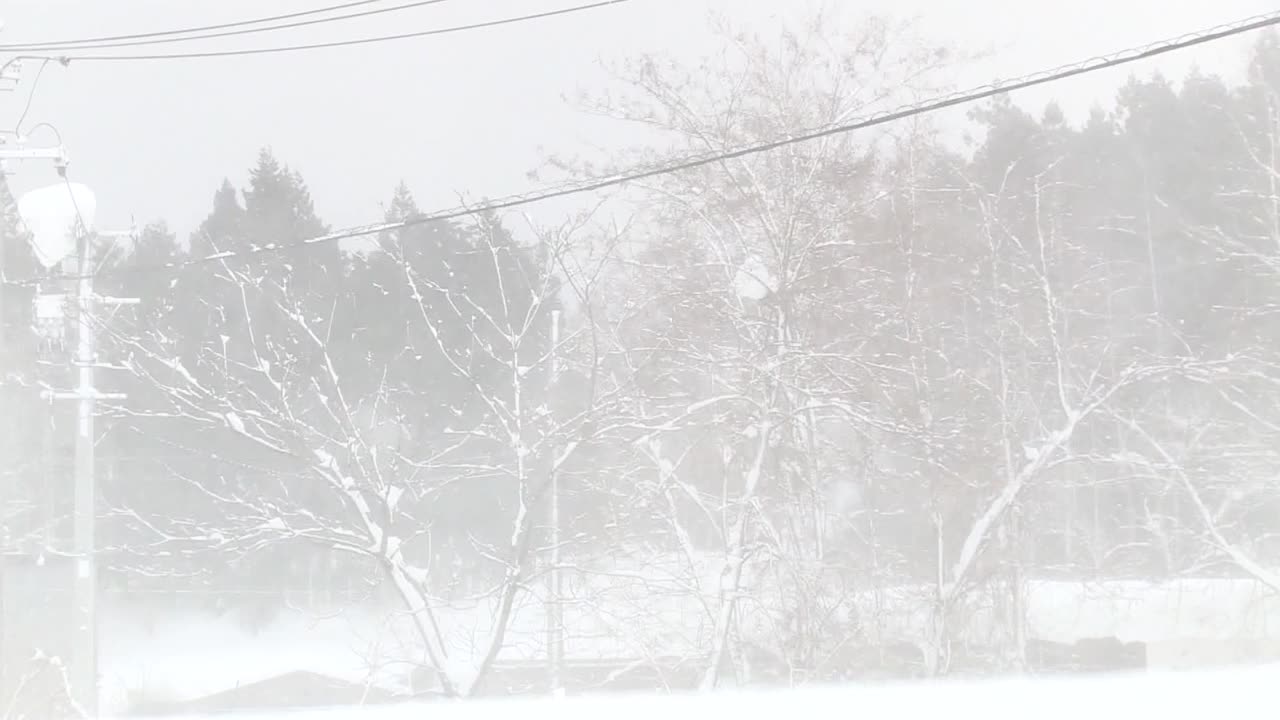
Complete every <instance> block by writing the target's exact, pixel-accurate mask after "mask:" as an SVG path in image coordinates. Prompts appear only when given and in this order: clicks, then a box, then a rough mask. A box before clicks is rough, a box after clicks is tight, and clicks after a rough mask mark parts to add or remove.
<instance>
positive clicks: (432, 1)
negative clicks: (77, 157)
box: [0, 0, 449, 52]
mask: <svg viewBox="0 0 1280 720" xmlns="http://www.w3.org/2000/svg"><path fill="white" fill-rule="evenodd" d="M444 2H449V0H416V1H415V2H408V3H402V4H400V5H392V6H389V7H381V8H374V9H372V10H362V11H360V12H353V13H347V14H346V15H331V16H328V17H319V18H311V19H309V20H297V21H294V22H289V23H282V24H279V25H267V26H265V27H242V28H236V29H233V30H222V31H220V32H207V33H204V34H197V35H182V36H178V37H159V38H151V39H139V40H126V41H123V42H98V43H94V42H90V43H81V44H67V45H61V46H58V47H56V48H53V49H55V50H57V51H58V52H66V51H75V50H106V49H110V48H125V47H141V46H145V45H159V44H165V43H178V42H192V41H197V40H211V39H214V38H222V37H237V36H241V35H252V34H255V33H263V32H274V31H277V30H289V29H293V28H300V27H309V26H312V25H322V24H326V23H334V22H340V21H344V20H355V19H359V18H365V17H373V16H375V15H383V14H386V13H391V12H399V11H401V10H412V9H415V8H420V7H427V6H429V5H439V4H440V3H444ZM47 49H50V48H46V47H43V46H39V45H4V46H0V51H18V52H26V51H34V50H47Z"/></svg>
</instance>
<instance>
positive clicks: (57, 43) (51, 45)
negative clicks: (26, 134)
mask: <svg viewBox="0 0 1280 720" xmlns="http://www.w3.org/2000/svg"><path fill="white" fill-rule="evenodd" d="M377 2H382V0H358V1H357V2H346V3H342V4H339V5H330V6H328V7H322V8H316V9H314V10H302V11H299V12H293V13H288V14H286V15H269V16H267V17H261V18H255V19H252V20H237V21H236V22H227V23H220V24H218V25H202V26H199V27H191V28H181V29H176V30H157V31H155V32H146V33H134V34H131V35H105V36H100V37H90V38H79V39H76V40H43V41H40V42H29V43H22V44H14V45H0V51H10V50H13V49H15V48H40V49H56V48H58V47H62V46H64V45H81V44H84V43H98V42H110V41H113V40H140V39H143V38H153V37H160V36H163V35H181V34H183V33H195V32H208V31H210V30H223V29H226V28H233V27H244V26H246V25H257V24H259V23H267V22H279V21H281V20H292V19H294V18H299V17H305V16H307V15H320V14H323V13H327V12H334V11H337V10H347V9H350V8H353V7H358V6H361V5H372V4H374V3H377Z"/></svg>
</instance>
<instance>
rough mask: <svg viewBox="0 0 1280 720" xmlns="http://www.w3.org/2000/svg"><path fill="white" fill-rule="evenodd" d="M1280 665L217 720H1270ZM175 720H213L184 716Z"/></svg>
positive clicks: (337, 710)
mask: <svg viewBox="0 0 1280 720" xmlns="http://www.w3.org/2000/svg"><path fill="white" fill-rule="evenodd" d="M1277 681H1280V666H1275V665H1270V666H1262V667H1252V668H1235V669H1231V670H1222V671H1203V672H1196V673H1161V674H1139V675H1117V676H1110V677H1095V678H1088V679H1054V680H1048V679H1035V680H1032V679H1013V680H998V681H982V682H974V683H963V684H962V683H935V684H929V685H919V684H914V685H884V686H845V687H830V688H807V689H802V690H782V691H771V692H766V691H759V692H741V693H717V694H708V695H696V696H695V695H690V696H678V695H672V696H658V695H653V696H611V697H603V696H601V697H583V698H568V699H555V698H545V699H542V698H540V699H516V700H491V701H490V700H485V701H470V702H460V703H434V704H430V705H400V706H389V707H369V708H361V709H359V710H353V709H352V708H332V709H323V710H309V711H296V712H284V713H254V714H243V715H241V714H236V715H219V716H217V717H218V718H219V719H220V720H339V718H342V719H344V720H410V719H411V718H412V719H413V720H418V719H420V718H424V717H430V718H432V720H489V719H490V718H492V719H494V720H503V719H506V718H513V717H514V718H521V719H522V720H535V719H537V718H554V720H599V718H602V717H609V718H611V720H630V719H631V718H636V719H643V720H651V719H652V718H655V717H661V718H666V719H668V720H679V719H681V718H690V719H691V720H692V719H693V718H696V719H697V720H705V718H711V717H726V718H733V719H734V720H750V719H752V718H762V719H765V718H767V719H768V720H776V719H777V718H787V717H802V718H815V719H819V720H820V719H822V718H828V717H831V718H843V717H859V718H903V719H912V720H913V719H914V718H930V719H932V718H943V717H954V718H970V717H972V718H982V719H983V720H1003V719H1004V718H1008V719H1009V720H1013V719H1015V718H1016V719H1017V720H1024V719H1025V718H1035V719H1036V720H1068V719H1070V720H1083V719H1084V718H1088V719H1089V720H1110V719H1111V718H1116V719H1121V718H1122V719H1124V720H1137V719H1138V718H1153V719H1156V720H1181V719H1182V718H1194V719H1195V720H1206V719H1207V718H1223V719H1224V720H1252V719H1253V718H1259V719H1261V718H1267V720H1273V719H1274V718H1275V717H1276V712H1277V710H1276V702H1275V687H1276V683H1277ZM183 720H213V718H212V717H207V718H206V717H200V716H189V717H187V718H184V719H183Z"/></svg>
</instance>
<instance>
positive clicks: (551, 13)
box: [64, 0, 631, 62]
mask: <svg viewBox="0 0 1280 720" xmlns="http://www.w3.org/2000/svg"><path fill="white" fill-rule="evenodd" d="M626 2H631V0H599V1H598V2H593V3H589V4H586V5H574V6H571V7H567V8H560V9H558V10H547V11H544V12H539V13H531V14H528V15H518V16H515V17H507V18H501V19H498V20H486V21H484V22H477V23H470V24H467V25H454V26H452V27H446V28H436V29H432V30H419V31H415V32H406V33H398V34H395V35H378V36H374V37H366V38H356V39H352V40H334V41H331V42H322V43H311V44H307V45H283V46H276V47H264V48H247V49H243V50H213V51H208V52H189V53H169V54H159V55H67V56H64V57H65V59H66V60H67V61H68V62H71V61H74V62H108V61H112V60H126V61H142V60H185V59H190V58H214V57H233V56H239V55H265V54H274V53H285V52H298V51H301V50H320V49H324V48H336V47H350V46H354V45H368V44H371V43H380V42H389V41H392V40H408V39H410V38H424V37H431V36H433V35H448V34H451V33H458V32H465V31H468V30H480V29H483V28H491V27H498V26H500V25H513V24H515V23H522V22H528V21H530V20H541V19H544V18H550V17H556V16H559V15H569V14H571V13H579V12H585V11H587V10H596V9H599V8H604V7H608V6H610V5H621V4H622V3H626Z"/></svg>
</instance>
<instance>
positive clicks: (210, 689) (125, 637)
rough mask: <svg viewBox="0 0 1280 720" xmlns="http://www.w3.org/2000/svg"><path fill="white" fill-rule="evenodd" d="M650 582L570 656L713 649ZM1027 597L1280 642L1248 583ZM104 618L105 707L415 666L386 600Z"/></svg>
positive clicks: (911, 631) (912, 600) (884, 626)
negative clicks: (263, 613)
mask: <svg viewBox="0 0 1280 720" xmlns="http://www.w3.org/2000/svg"><path fill="white" fill-rule="evenodd" d="M652 580H653V579H652V578H650V579H648V580H646V581H645V582H646V588H647V590H648V592H647V593H645V592H641V591H640V590H641V588H639V587H637V588H634V589H627V588H620V587H615V588H614V593H615V596H610V597H609V598H607V599H605V598H601V597H596V598H595V600H594V601H593V602H591V603H583V604H581V605H578V606H576V607H575V606H571V607H570V609H569V611H568V612H567V613H566V622H567V624H568V626H569V627H570V628H572V629H573V630H571V632H570V638H569V639H570V642H569V647H568V650H569V656H570V657H572V658H575V659H580V660H589V659H600V658H612V659H641V658H644V657H646V656H650V657H651V656H654V655H663V654H666V655H687V654H688V653H692V652H696V648H697V647H699V646H702V647H705V645H702V644H701V643H702V642H703V641H704V640H705V638H700V637H699V636H700V635H702V634H703V633H704V631H705V630H707V629H708V627H709V626H708V627H703V625H704V623H703V621H702V619H701V618H700V616H699V613H700V610H699V609H698V608H696V607H693V605H694V604H695V603H693V602H691V601H690V599H689V597H688V596H687V595H686V596H685V597H680V596H679V595H677V594H675V593H671V594H666V593H659V594H657V595H655V594H654V585H653V584H652V582H651V581H652ZM632 590H634V592H632ZM927 598H928V592H927V589H923V588H896V589H893V590H891V591H881V592H878V593H876V594H875V595H874V597H873V596H871V595H869V594H860V595H857V596H855V597H853V598H851V600H850V602H851V603H852V604H853V605H854V606H856V608H854V610H855V611H856V612H858V613H860V614H861V615H862V617H863V619H864V620H869V619H874V625H875V628H874V629H875V631H876V632H878V634H879V637H880V639H881V640H882V641H884V640H889V641H904V640H905V641H910V640H911V639H914V638H919V637H922V634H923V633H924V632H925V630H926V623H927V609H926V608H927V605H925V604H924V603H925V602H927ZM1025 598H1026V607H1027V625H1028V631H1029V634H1030V636H1031V637H1035V638H1038V639H1043V640H1052V641H1057V642H1066V643H1070V642H1074V641H1076V640H1079V639H1081V638H1097V637H1118V638H1119V639H1120V640H1122V641H1145V642H1149V643H1153V642H1159V641H1168V640H1180V641H1221V640H1244V639H1248V640H1255V641H1256V640H1273V641H1274V640H1280V597H1277V596H1276V595H1275V594H1274V593H1269V592H1267V591H1266V589H1265V588H1263V587H1261V586H1259V584H1257V583H1254V582H1249V581H1241V580H1226V581H1218V580H1213V581H1211V580H1186V581H1181V582H1173V583H1161V584H1156V583H1141V582H1109V583H1097V584H1082V583H1070V582H1056V581H1036V582H1031V583H1029V584H1028V585H1027V586H1026V588H1025ZM873 612H874V618H872V614H873ZM108 616H109V618H108V617H107V616H104V618H103V624H102V631H101V633H102V634H101V638H100V642H101V646H100V647H101V666H100V667H101V671H102V675H103V707H104V708H107V709H112V710H119V709H122V708H123V707H126V706H127V705H128V704H129V702H130V698H131V696H132V698H133V699H135V700H136V699H139V698H145V699H146V700H149V701H160V702H172V701H182V700H191V699H195V698H199V697H202V696H205V695H210V694H213V693H216V692H220V691H224V690H228V689H232V688H235V687H237V686H240V685H244V684H248V683H253V682H257V681H261V680H265V679H268V678H272V677H275V676H279V675H283V674H286V673H291V672H297V671H306V672H312V673H317V674H321V675H326V676H329V677H334V678H339V679H342V680H346V681H349V682H355V683H366V682H367V683H370V684H374V685H377V686H380V687H384V688H389V689H397V688H403V687H404V686H405V684H406V683H407V676H408V669H409V668H408V666H407V664H406V663H405V660H407V659H411V658H415V657H418V656H419V655H420V653H419V652H418V651H417V650H416V645H417V644H416V642H415V640H414V636H413V633H412V632H410V631H409V629H408V628H407V627H406V626H405V625H404V619H403V618H402V617H397V616H396V615H395V613H394V612H391V611H387V612H384V613H377V612H374V611H369V610H364V611H356V610H352V611H347V612H345V613H342V614H334V615H328V616H325V617H314V616H309V615H307V614H305V613H302V612H300V611H288V612H285V613H282V614H281V615H280V616H278V617H277V618H276V619H275V620H274V621H273V622H272V623H271V624H269V625H267V626H266V627H264V628H261V629H258V630H250V629H247V628H246V627H245V626H244V625H242V624H241V623H239V622H238V621H237V619H236V618H235V616H233V615H227V616H223V617H221V618H215V617H211V616H208V615H201V614H197V613H194V612H192V613H185V614H183V613H172V614H161V615H157V614H155V613H148V614H146V616H145V617H141V616H139V615H138V614H137V613H131V612H129V611H128V610H126V609H124V608H115V609H114V611H109V612H108ZM449 623H450V624H451V625H452V629H453V633H452V636H453V637H454V638H455V642H457V643H458V644H459V650H460V652H459V653H458V655H459V656H460V657H465V656H466V652H465V650H467V649H472V648H469V647H464V644H465V643H467V642H470V643H472V644H475V643H477V642H478V640H479V639H481V638H482V637H483V635H484V634H485V633H486V632H487V629H488V626H487V623H488V617H487V612H485V609H484V608H483V607H481V608H475V609H473V610H472V611H470V614H468V612H466V611H459V612H457V613H453V614H452V615H450V617H449ZM543 627H544V626H543V618H542V615H541V612H540V605H539V604H538V603H537V602H529V603H527V604H526V605H525V606H524V607H523V608H521V610H520V611H519V612H518V613H517V616H516V618H515V619H514V620H513V626H512V628H511V632H510V634H509V637H508V641H509V648H508V651H507V652H505V653H504V655H503V659H505V660H527V659H532V658H537V657H539V656H540V655H541V653H542V642H543V640H544V638H545V635H544V632H545V631H544V630H543ZM868 629H870V628H868ZM1192 660H1193V661H1194V660H1195V659H1194V658H1192ZM1205 660H1206V661H1208V660H1211V658H1205ZM1191 664H1196V663H1194V662H1192V663H1191Z"/></svg>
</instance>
